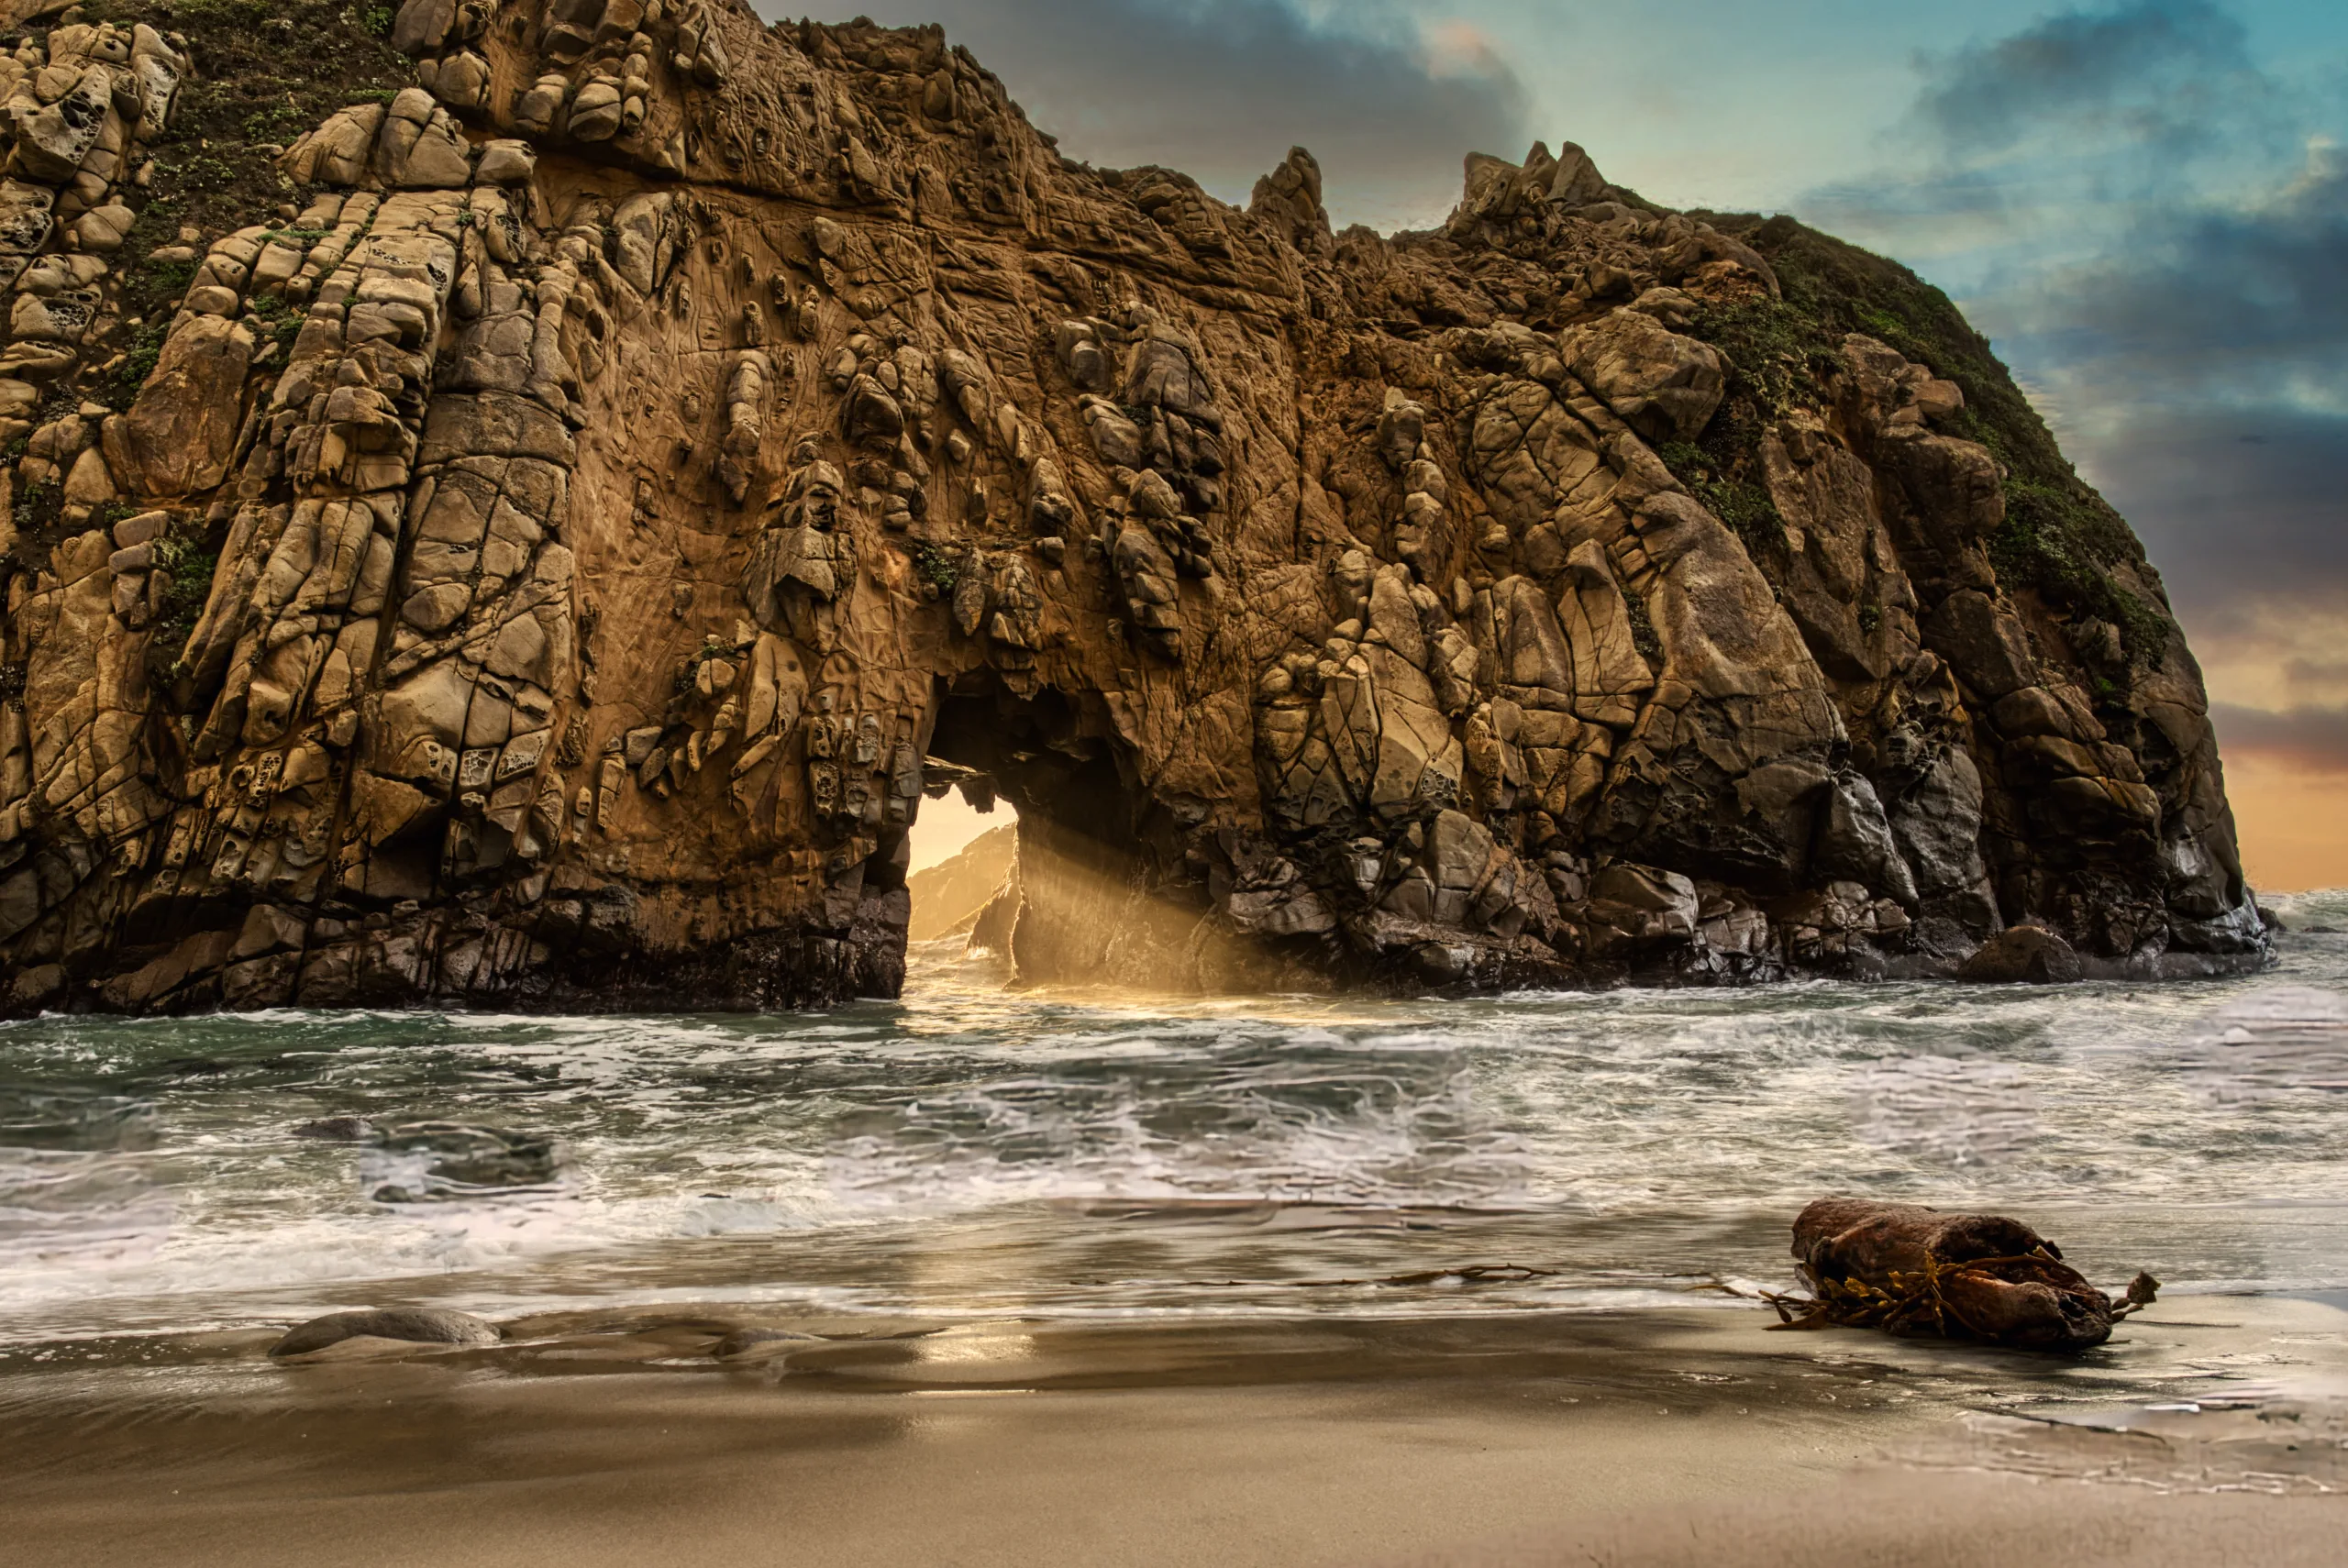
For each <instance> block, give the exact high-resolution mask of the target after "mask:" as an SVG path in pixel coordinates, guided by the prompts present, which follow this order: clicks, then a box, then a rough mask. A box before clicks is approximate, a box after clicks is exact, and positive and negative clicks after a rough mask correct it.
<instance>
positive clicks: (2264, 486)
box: [2069, 404, 2348, 631]
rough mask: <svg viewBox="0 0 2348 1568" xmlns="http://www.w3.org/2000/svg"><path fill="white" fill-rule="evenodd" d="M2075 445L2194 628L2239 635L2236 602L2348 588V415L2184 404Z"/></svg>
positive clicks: (2278, 600) (2277, 600) (2285, 599)
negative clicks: (2234, 614)
mask: <svg viewBox="0 0 2348 1568" xmlns="http://www.w3.org/2000/svg"><path fill="white" fill-rule="evenodd" d="M2069 445H2070V447H2071V453H2072V456H2073V457H2074V458H2076V459H2077V460H2078V461H2079V464H2080V468H2081V469H2082V471H2083V472H2084V473H2085V474H2086V475H2087V477H2088V479H2090V480H2093V481H2095V483H2096V484H2097V486H2098V488H2099V489H2101V490H2102V491H2103V492H2104V494H2105V495H2106V496H2107V497H2108V498H2109V499H2110V502H2111V503H2112V504H2113V505H2115V506H2117V507H2118V508H2120V510H2121V513H2122V514H2123V515H2125V516H2126V517H2128V518H2129V519H2130V520H2131V521H2132V523H2133V524H2134V525H2135V528H2136V533H2137V536H2138V537H2140V538H2142V539H2143V541H2144V547H2145V548H2146V550H2147V551H2148V552H2149V553H2150V554H2151V556H2152V558H2153V561H2154V564H2155V565H2157V566H2158V567H2159V568H2160V569H2161V573H2162V576H2163V578H2164V579H2165V581H2166V582H2167V584H2168V590H2169V597H2170V599H2171V600H2172V602H2174V603H2175V604H2176V608H2177V610H2178V612H2179V613H2181V614H2182V615H2184V617H2185V618H2186V621H2187V625H2188V628H2189V629H2190V628H2195V627H2196V626H2197V624H2198V625H2207V626H2209V627H2210V629H2212V630H2214V631H2232V630H2233V629H2234V628H2232V626H2231V625H2230V624H2228V622H2229V620H2230V613H2229V611H2228V608H2227V607H2228V606H2229V605H2230V604H2235V603H2240V604H2243V605H2245V606H2250V605H2255V606H2265V605H2268V604H2270V603H2271V604H2284V603H2289V602H2294V601H2298V602H2305V601H2307V600H2308V599H2309V598H2317V599H2320V598H2324V597H2327V596H2332V597H2339V596H2342V591H2343V589H2348V514H2343V512H2344V510H2348V503H2344V502H2343V498H2348V415H2338V414H2329V413H2325V412H2321V411H2310V410H2308V409H2304V408H2297V407H2292V406H2289V405H2288V404H2284V405H2281V406H2272V405H2270V406H2266V407H2258V406H2251V407H2246V408H2233V407H2226V406H2204V407H2200V408H2184V409H2176V410H2170V411H2165V412H2162V413H2159V414H2140V415H2137V416H2135V417H2131V418H2126V419H2123V420H2122V421H2121V423H2120V424H2118V425H2117V426H2116V427H2114V428H2112V429H2111V430H2110V431H2109V432H2108V433H2101V434H2098V435H2096V436H2091V437H2088V438H2086V439H2079V438H2074V439H2073V440H2072V441H2071V442H2070V444H2069ZM2258 613H2260V614H2265V613H2268V612H2266V611H2265V609H2263V608H2262V609H2260V610H2259V612H2258Z"/></svg>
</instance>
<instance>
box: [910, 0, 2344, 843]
mask: <svg viewBox="0 0 2348 1568" xmlns="http://www.w3.org/2000/svg"><path fill="white" fill-rule="evenodd" d="M869 14H870V15H871V16H872V17H874V18H875V19H876V20H879V21H881V22H886V23H891V24H904V23H912V22H922V21H934V22H938V23H942V24H943V25H944V26H945V28H946V29H947V35H948V37H949V38H950V39H953V40H954V41H956V42H958V43H964V44H968V45H969V47H970V49H971V50H972V51H973V52H974V53H975V54H977V56H978V57H979V59H980V61H982V62H984V63H985V64H986V65H987V66H988V67H989V68H990V69H991V70H993V71H994V72H996V73H997V74H999V75H1000V76H1001V77H1002V79H1003V81H1004V82H1005V83H1007V84H1008V85H1009V87H1010V89H1011V92H1012V94H1013V96H1014V97H1016V98H1017V99H1018V100H1019V101H1020V102H1021V103H1022V104H1023V105H1024V106H1025V107H1026V109H1027V111H1028V114H1029V116H1030V118H1032V119H1033V120H1034V121H1035V122H1036V124H1037V125H1038V126H1040V127H1043V128H1044V129H1046V130H1047V131H1050V132H1052V133H1053V134H1055V135H1056V136H1058V138H1059V141H1060V147H1061V150H1062V151H1063V152H1065V153H1067V154H1068V155H1069V156H1071V157H1074V158H1080V159H1083V160H1089V161H1091V162H1095V163H1100V164H1103V165H1113V166H1130V165H1133V164H1136V163H1146V162H1154V163H1163V164H1166V165H1168V166H1170V167H1174V168H1179V169H1182V170H1185V171H1188V172H1190V173H1191V174H1193V175H1195V176H1196V177H1197V178H1198V179H1199V180H1200V181H1201V182H1202V183H1203V184H1204V185H1206V186H1207V188H1208V189H1209V190H1211V191H1213V192H1214V193H1216V194H1217V195H1219V196H1222V197H1224V199H1226V200H1229V201H1234V202H1245V201H1246V198H1247V194H1248V192H1249V190H1250V189H1251V188H1252V186H1253V185H1254V182H1255V180H1256V177H1257V175H1258V174H1260V173H1262V172H1263V171H1267V170H1268V169H1270V168H1271V167H1272V166H1273V165H1274V164H1275V163H1277V162H1278V161H1279V160H1280V158H1281V157H1282V156H1283V155H1284V154H1285V153H1286V152H1287V149H1289V148H1290V146H1292V145H1302V146H1305V147H1309V148H1311V149H1312V151H1313V153H1314V154H1315V156H1316V157H1318V158H1319V160H1320V161H1321V165H1322V168H1323V171H1324V178H1325V182H1326V197H1327V204H1328V206H1329V208H1330V212H1331V215H1332V216H1333V218H1334V219H1335V221H1336V222H1337V223H1338V224H1339V225H1340V226H1343V225H1345V224H1347V223H1367V224H1369V225H1372V226H1376V227H1379V228H1381V229H1387V230H1391V229H1394V228H1398V227H1418V226H1430V225H1433V224H1435V223H1439V222H1440V221H1441V220H1442V218H1443V216H1444V215H1445V213H1446V212H1447V211H1448V210H1449V209H1450V206H1451V204H1452V203H1453V202H1454V201H1455V200H1456V197H1457V194H1458V188H1459V183H1460V165H1461V160H1462V158H1463V156H1464V155H1465V154H1466V153H1467V152H1468V151H1470V150H1477V151H1484V152H1493V153H1500V154H1502V155H1504V156H1508V157H1512V158H1515V157H1521V156H1523V152H1524V150H1525V149H1527V148H1528V147H1529V146H1530V145H1531V144H1532V143H1533V142H1534V140H1535V139H1536V138H1538V139H1542V140H1545V141H1546V142H1548V143H1549V145H1550V146H1551V147H1552V148H1554V147H1556V145H1558V144H1559V143H1560V142H1564V141H1575V142H1578V143H1580V144H1581V145H1582V146H1583V147H1584V148H1586V149H1588V150H1589V153H1590V154H1591V156H1592V157H1593V158H1594V159H1595V160H1597V162H1598V165H1599V167H1600V169H1602V170H1603V171H1605V172H1606V173H1607V175H1608V177H1609V178H1611V179H1612V180H1614V181H1615V182H1618V183H1621V184H1625V185H1629V186H1632V187H1634V188H1635V189H1637V190H1638V191H1640V192H1641V193H1643V194H1645V195H1646V196H1647V197H1648V198H1649V199H1651V200H1654V201H1656V202H1659V203H1662V204H1667V205H1670V206H1675V207H1708V208H1717V209H1721V210H1733V211H1752V212H1764V213H1776V212H1785V213H1791V214H1792V215H1795V216H1797V217H1799V218H1801V219H1802V220H1803V221H1805V222H1808V223H1811V224H1814V225H1816V226H1819V227H1822V228H1824V229H1827V230H1829V231H1830V232H1833V233H1835V234H1838V235H1840V236H1842V237H1844V238H1846V239H1849V240H1852V241H1854V242H1855V243H1858V244H1861V245H1865V246H1866V247H1868V248H1870V249H1874V250H1877V251H1880V252H1882V253H1884V254H1886V255H1889V256H1894V257H1897V258H1898V259H1900V260H1902V261H1905V262H1907V263H1908V264H1909V265H1910V266H1911V267H1914V268H1915V269H1916V270H1917V271H1919V272H1921V273H1922V274H1923V275H1924V276H1925V277H1927V278H1929V279H1930V280H1931V281H1933V282H1935V283H1938V284H1940V285H1941V286H1942V287H1943V288H1944V289H1946V290H1947V291H1948V293H1950V294H1951V295H1952V296H1953V297H1955V299H1956V300H1957V302H1958V303H1959V304H1961V305H1963V306H1964V307H1965V309H1966V313H1967V314H1968V315H1970V316H1971V318H1972V319H1973V321H1974V324H1975V325H1976V326H1978V327H1980V328H1981V329H1982V330H1983V331H1984V332H1986V333H1987V334H1988V336H1989V337H1990V340H1991V341H1992V343H1993V344H1994V345H1995V346H1996V348H1998V351H1999V354H2000V356H2001V357H2002V358H2004V359H2005V360H2006V362H2007V363H2008V364H2009V365H2010V366H2011V367H2012V368H2013V370H2014V372H2015V374H2016V376H2017V378H2018V379H2019V380H2020V381H2021V384H2022V386H2023V388H2024V390H2025V391H2027V392H2029V393H2030V395H2031V396H2032V400H2033V401H2034V402H2035V403H2037V404H2038V406H2039V408H2040V410H2041V411H2042V412H2043V414H2045V415H2046V416H2047V418H2048V420H2049V421H2050V423H2052V424H2053V425H2054V429H2055V431H2056V433H2057V435H2058V436H2061V438H2062V440H2063V444H2064V448H2065V450H2066V452H2067V453H2068V454H2069V455H2070V457H2071V458H2072V459H2073V460H2074V462H2076V463H2077V466H2078V468H2079V470H2080V472H2081V473H2083V474H2084V475H2086V476H2087V478H2088V480H2091V481H2092V482H2094V483H2095V484H2097V485H2098V486H2099V487H2100V488H2101V489H2102V490H2103V491H2104V493H2105V494H2106V495H2107V496H2109V497H2110V499H2111V500H2112V501H2113V502H2114V503H2115V504H2117V505H2118V506H2119V507H2120V509H2121V511H2122V512H2123V513H2126V514H2127V515H2128V517H2129V519H2130V520H2131V522H2132V523H2133V524H2134V525H2135V527H2136V531H2137V533H2138V535H2139V536H2142V537H2143V540H2144V543H2145V545H2146V547H2147V548H2148V549H2149V550H2150V552H2151V555H2152V558H2153V561H2154V565H2155V566H2157V567H2158V568H2159V569H2160V570H2161V572H2162V574H2163V577H2164V579H2165V581H2166V583H2167V585H2168V590H2169V594H2170V598H2171V601H2172V602H2173V603H2174V605H2175V606H2176V611H2177V613H2178V615H2179V617H2180V619H2182V620H2183V622H2184V623H2185V626H2186V630H2187V635H2188V636H2189V637H2190V639H2191V642H2192V645H2193V648H2194V651H2195V653H2196V654H2197V655H2198V657H2199V658H2200V660H2201V663H2202V666H2203V668H2204V670H2205V671H2206V673H2207V675H2208V677H2209V680H2210V695H2211V698H2212V701H2213V705H2214V706H2213V712H2214V715H2215V717H2216V720H2217V723H2218V726H2219V735H2220V739H2221V745H2222V747H2223V751H2224V756H2225V763H2226V769H2227V778H2228V783H2229V787H2230V790H2231V793H2232V797H2233V800H2234V802H2235V809H2236V812H2237V815H2238V817H2239V818H2240V820H2241V824H2242V829H2243V848H2244V854H2245V858H2246V860H2247V862H2248V865H2249V867H2250V871H2251V874H2252V876H2253V878H2254V880H2255V881H2256V882H2257V883H2258V884H2259V885H2260V886H2262V887H2265V888H2268V889H2276V890H2282V889H2296V888H2304V887H2309V886H2318V885H2326V886H2330V885H2348V812H2343V811H2342V810H2341V809H2340V807H2341V805H2342V802H2343V801H2348V4H2342V0H2326V3H2321V4H2319V3H2316V0H2121V3H2117V4H2110V3H2098V4H2088V5H2079V6H2048V5H2044V4H2029V3H2012V0H1973V3H1971V4H1969V5H1966V6H1897V5H1891V6H1888V5H1885V4H1883V3H1882V0H1864V3H1862V0H1779V3H1771V0H1642V3H1641V4H1638V5H1635V6H1624V5H1622V4H1621V3H1620V0H1083V3H1079V4H1068V3H1061V4H1054V3H1050V0H903V3H900V0H876V3H874V4H872V5H871V6H869Z"/></svg>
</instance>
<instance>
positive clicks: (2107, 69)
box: [1913, 0, 2259, 158]
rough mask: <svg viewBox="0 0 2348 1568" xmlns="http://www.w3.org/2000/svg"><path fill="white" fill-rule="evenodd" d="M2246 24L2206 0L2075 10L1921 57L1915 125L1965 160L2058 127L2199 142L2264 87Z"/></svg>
mask: <svg viewBox="0 0 2348 1568" xmlns="http://www.w3.org/2000/svg"><path fill="white" fill-rule="evenodd" d="M2246 44H2247V39H2246V35H2245V33H2244V31H2243V26H2242V24H2241V23H2240V22H2238V21H2236V20H2235V19H2234V18H2233V17H2230V16H2228V15H2227V14H2226V13H2225V12H2224V11H2222V10H2221V9H2220V8H2219V7H2218V6H2214V5H2210V4H2209V3H2208V0H2138V3H2137V4H2133V5H2125V6H2117V7H2114V8H2111V9H2109V10H2102V11H2066V12H2063V13H2061V14H2059V15H2056V16H2053V17H2046V18H2044V19H2043V20H2042V21H2039V22H2036V23H2034V24H2032V26H2030V27H2028V28H2023V29H2022V30H2021V31H2020V32H2017V33H2013V34H2010V35H2009V36H2008V37H2006V38H2002V39H1997V40H1995V41H1993V42H1990V43H1987V44H1980V45H1976V46H1975V47H1973V48H1971V49H1967V50H1960V51H1958V52H1956V53H1955V54H1952V55H1947V56H1943V57H1938V58H1933V57H1926V58H1925V59H1923V60H1922V61H1919V64H1920V67H1921V68H1922V71H1923V72H1924V73H1925V77H1926V83H1925V86H1924V89H1923V91H1922V93H1921V94H1919V95H1918V97H1917V100H1916V105H1915V108H1914V111H1913V119H1914V122H1915V125H1916V127H1917V128H1919V129H1920V130H1922V132H1923V133H1924V134H1925V135H1927V136H1928V137H1930V138H1933V140H1934V141H1936V142H1937V143H1938V144H1939V145H1940V146H1942V147H1943V148H1944V149H1947V150H1948V151H1949V152H1951V153H1953V154H1955V156H1957V157H1959V158H1964V157H1970V156H1978V155H1981V154H1996V153H2003V152H2009V151H2011V150H2013V149H2017V148H2020V147H2021V146H2024V145H2026V144H2028V143H2029V142H2031V141H2032V139H2033V138H2036V137H2038V136H2041V135H2043V134H2044V133H2045V132H2047V131H2049V130H2060V131H2062V132H2064V133H2066V134H2077V132H2079V131H2081V130H2087V131H2089V132H2092V133H2109V134H2113V135H2116V136H2118V137H2120V138H2123V139H2125V140H2127V141H2130V142H2132V143H2135V144H2137V145H2139V146H2153V147H2172V146H2178V145H2182V146H2186V147H2188V148H2189V147H2190V146H2191V145H2193V144H2194V143H2195V142H2197V141H2199V140H2203V139H2206V138H2208V137H2209V136H2210V134H2211V128H2212V127H2213V125H2223V124H2225V123H2227V122H2228V121H2229V120H2230V119H2232V118H2234V117H2237V116H2235V115H2234V114H2233V113H2232V111H2233V110H2234V109H2235V107H2236V106H2235V105H2232V104H2231V103H2229V102H2228V97H2229V94H2230V92H2231V90H2232V89H2235V88H2239V87H2241V86H2243V85H2246V84H2249V83H2254V81H2255V80H2256V79H2257V77H2258V75H2259V72H2257V70H2256V68H2255V67H2254V65H2253V64H2252V63H2251V60H2250V56H2249V53H2248V50H2247V48H2246Z"/></svg>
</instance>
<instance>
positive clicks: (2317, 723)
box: [2210, 702, 2348, 773]
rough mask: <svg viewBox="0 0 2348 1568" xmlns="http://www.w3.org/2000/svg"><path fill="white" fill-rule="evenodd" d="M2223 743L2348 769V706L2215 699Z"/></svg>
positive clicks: (2302, 763) (2313, 767)
mask: <svg viewBox="0 0 2348 1568" xmlns="http://www.w3.org/2000/svg"><path fill="white" fill-rule="evenodd" d="M2210 721H2211V722H2212V723H2215V724H2216V725H2217V729H2218V745H2219V747H2220V748H2221V750H2222V751H2224V752H2226V753H2228V754H2243V753H2247V754H2250V755H2254V756H2262V757H2266V758H2269V759H2271V760H2273V761H2276V762H2279V763H2282V764H2284V765H2285V766H2287V767H2294V768H2297V769H2298V770H2300V771H2302V772H2307V773H2348V708H2319V707H2301V708H2286V709H2282V710H2280V711H2276V710H2272V709H2265V708H2245V707H2238V706H2236V705H2234V704H2232V703H2230V702H2219V703H2215V704H2212V705H2211V707H2210Z"/></svg>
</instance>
